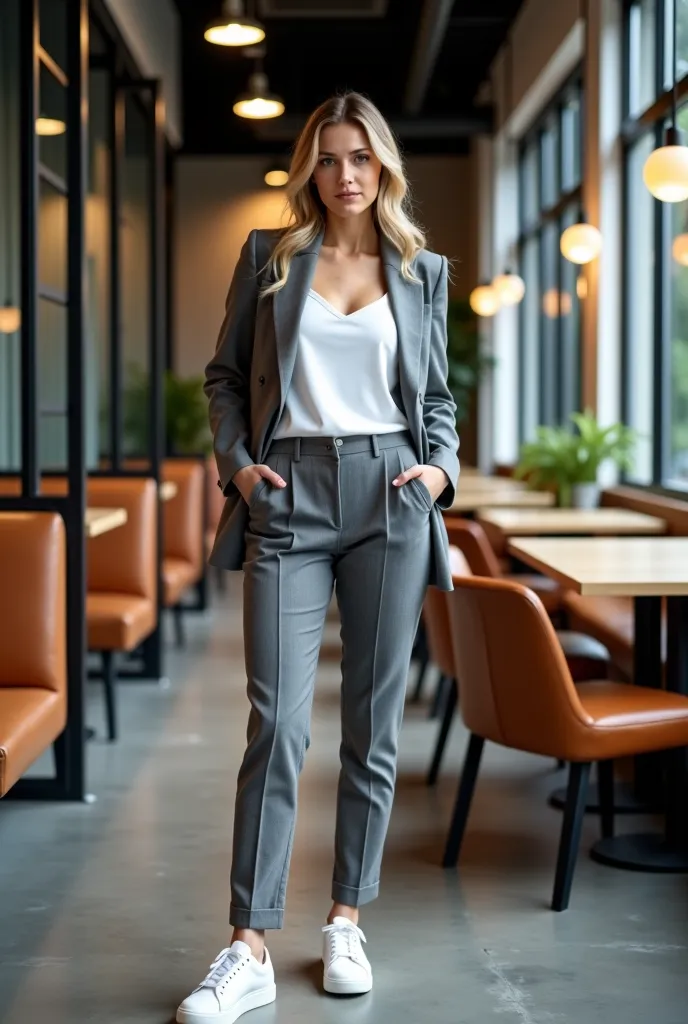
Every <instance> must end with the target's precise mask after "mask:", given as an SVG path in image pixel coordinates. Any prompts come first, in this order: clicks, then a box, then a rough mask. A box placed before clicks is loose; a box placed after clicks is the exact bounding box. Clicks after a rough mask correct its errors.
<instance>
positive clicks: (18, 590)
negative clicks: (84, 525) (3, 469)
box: [0, 512, 67, 693]
mask: <svg viewBox="0 0 688 1024" xmlns="http://www.w3.org/2000/svg"><path fill="white" fill-rule="evenodd" d="M0 573H1V578H2V586H1V587H0V686H3V687H4V686H22V687H29V686H35V687H37V688H40V689H45V690H53V691H55V692H57V693H66V688H67V654H66V628H67V626H66V603H67V595H66V586H67V584H66V539H65V528H64V523H63V521H62V517H61V516H59V515H57V513H55V512H2V513H0Z"/></svg>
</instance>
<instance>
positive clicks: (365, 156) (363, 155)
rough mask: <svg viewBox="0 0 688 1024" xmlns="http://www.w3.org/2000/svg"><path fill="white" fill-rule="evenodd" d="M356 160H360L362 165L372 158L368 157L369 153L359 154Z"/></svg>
mask: <svg viewBox="0 0 688 1024" xmlns="http://www.w3.org/2000/svg"><path fill="white" fill-rule="evenodd" d="M356 159H357V160H360V161H361V162H362V163H365V162H366V161H367V160H370V157H369V156H368V154H367V153H358V155H357V156H356Z"/></svg>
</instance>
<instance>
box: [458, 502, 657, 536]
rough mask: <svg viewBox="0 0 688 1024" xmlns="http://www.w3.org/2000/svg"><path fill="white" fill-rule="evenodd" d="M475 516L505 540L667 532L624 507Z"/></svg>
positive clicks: (497, 511) (492, 512)
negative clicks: (501, 534)
mask: <svg viewBox="0 0 688 1024" xmlns="http://www.w3.org/2000/svg"><path fill="white" fill-rule="evenodd" d="M478 517H479V518H480V519H482V520H483V521H484V522H486V523H489V524H490V525H491V526H496V527H498V528H499V529H500V530H501V531H502V532H503V533H505V534H506V535H507V536H508V537H537V536H542V535H545V534H548V533H562V534H566V533H568V534H571V533H581V534H597V535H598V536H599V535H602V534H604V535H607V536H609V535H611V536H614V535H616V536H618V535H619V534H628V535H629V536H633V535H636V536H637V535H639V534H653V533H666V522H665V521H664V520H663V519H659V518H657V516H648V515H645V514H644V513H643V512H632V511H631V510H630V509H626V508H590V509H583V508H543V509H530V508H482V509H478Z"/></svg>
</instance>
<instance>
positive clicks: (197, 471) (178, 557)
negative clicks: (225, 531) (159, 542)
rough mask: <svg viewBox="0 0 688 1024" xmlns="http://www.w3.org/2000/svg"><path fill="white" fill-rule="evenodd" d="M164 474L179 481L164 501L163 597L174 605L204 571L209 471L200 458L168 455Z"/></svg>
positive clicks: (168, 478) (167, 605)
mask: <svg viewBox="0 0 688 1024" xmlns="http://www.w3.org/2000/svg"><path fill="white" fill-rule="evenodd" d="M162 475H163V478H164V479H165V480H171V481H173V482H174V483H175V484H176V485H177V493H176V494H175V496H174V498H172V499H171V500H170V501H166V502H165V504H164V505H163V563H162V572H163V582H164V588H165V590H164V598H163V600H164V604H165V607H166V608H172V607H174V605H176V604H178V603H179V601H180V599H181V597H182V594H183V593H184V591H185V590H187V589H188V588H189V587H190V586H192V585H193V584H194V583H196V582H197V580H198V579H199V578H200V576H201V574H202V572H203V563H204V549H203V545H204V535H203V488H204V486H205V472H204V467H203V466H202V465H201V463H200V462H199V461H198V460H197V459H166V460H165V462H164V463H163V471H162Z"/></svg>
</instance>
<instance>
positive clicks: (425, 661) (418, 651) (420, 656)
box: [411, 620, 430, 704]
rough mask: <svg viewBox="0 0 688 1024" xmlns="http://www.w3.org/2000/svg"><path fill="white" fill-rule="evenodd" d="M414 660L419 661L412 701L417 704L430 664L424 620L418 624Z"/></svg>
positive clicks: (412, 656)
mask: <svg viewBox="0 0 688 1024" xmlns="http://www.w3.org/2000/svg"><path fill="white" fill-rule="evenodd" d="M411 658H412V660H413V661H417V662H418V675H417V677H416V685H415V687H414V689H413V694H412V696H411V703H412V704H417V703H418V701H419V700H420V698H421V695H422V693H423V685H424V683H425V677H426V676H427V672H428V667H429V665H430V652H429V651H428V644H427V640H426V638H425V628H424V626H423V623H422V620H421V622H420V623H419V625H418V633H417V635H416V642H415V644H414V645H413V653H412V655H411Z"/></svg>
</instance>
